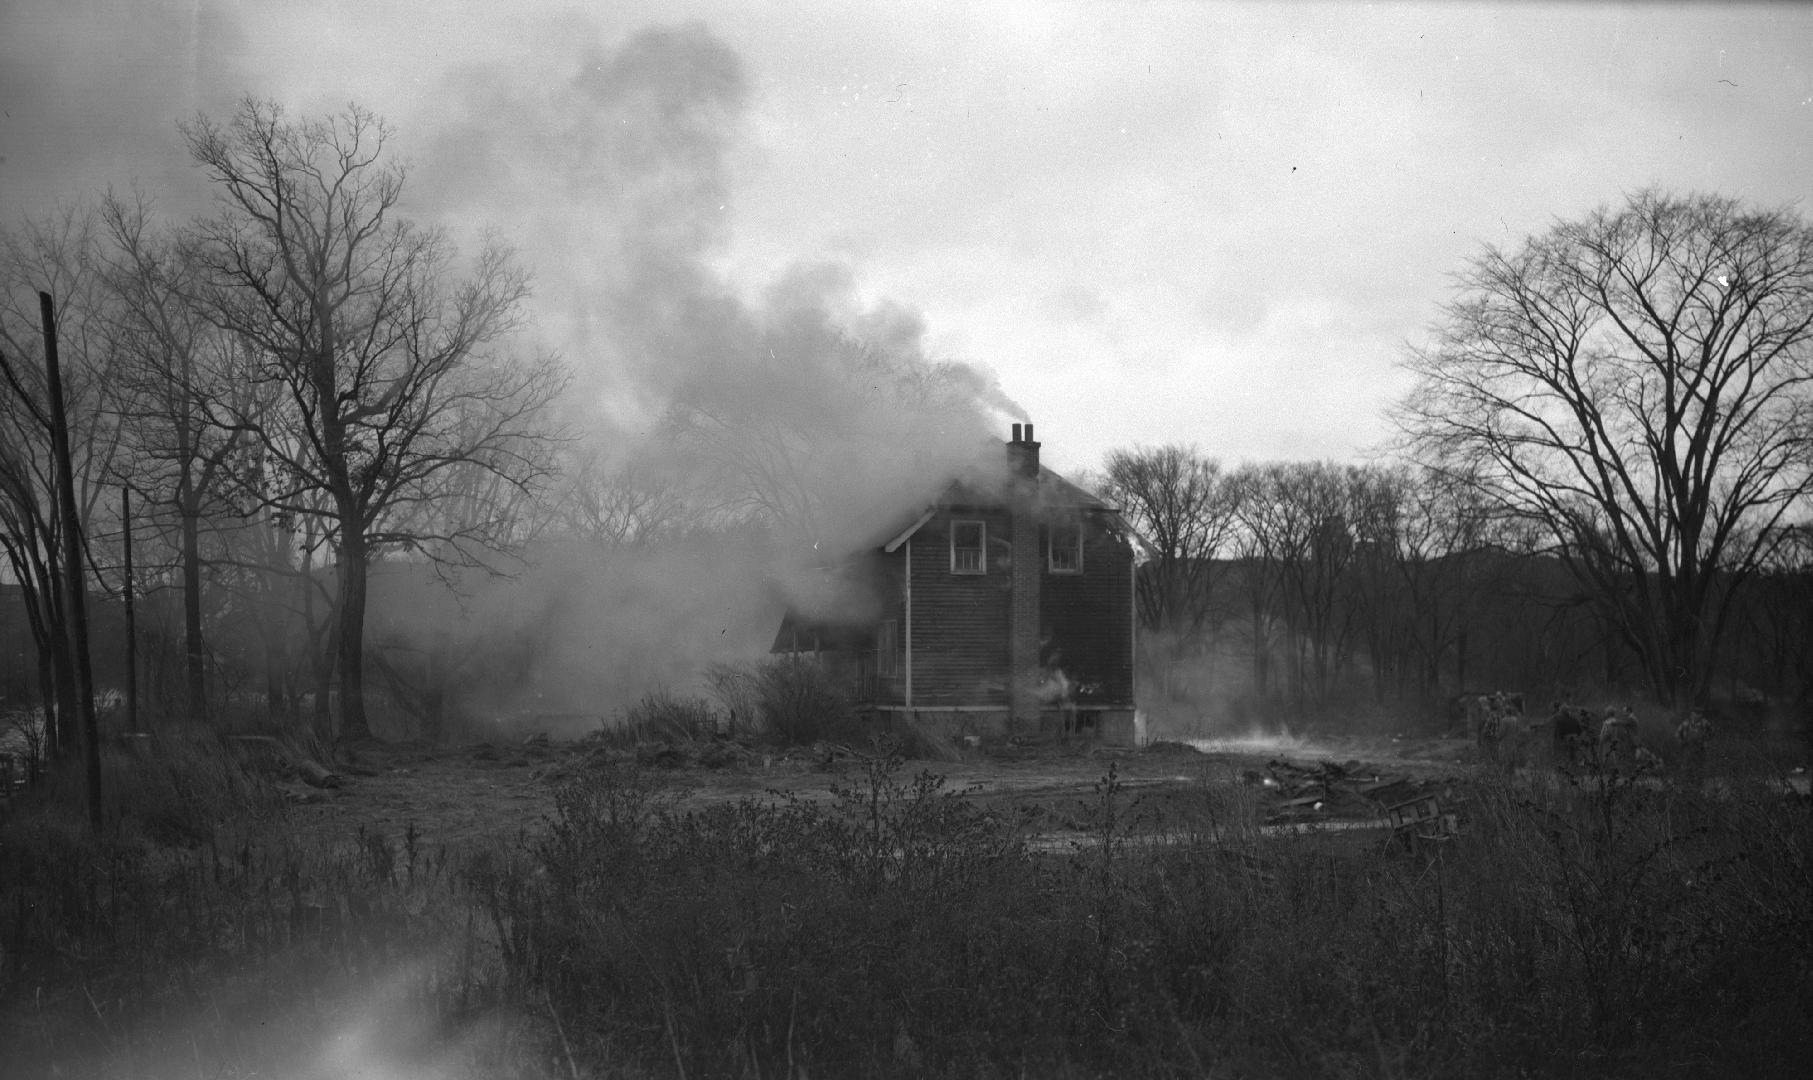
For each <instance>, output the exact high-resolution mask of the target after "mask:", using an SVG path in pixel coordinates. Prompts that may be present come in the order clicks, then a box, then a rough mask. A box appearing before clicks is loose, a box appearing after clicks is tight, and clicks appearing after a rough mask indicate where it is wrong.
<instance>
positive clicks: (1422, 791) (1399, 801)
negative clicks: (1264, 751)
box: [1241, 758, 1448, 824]
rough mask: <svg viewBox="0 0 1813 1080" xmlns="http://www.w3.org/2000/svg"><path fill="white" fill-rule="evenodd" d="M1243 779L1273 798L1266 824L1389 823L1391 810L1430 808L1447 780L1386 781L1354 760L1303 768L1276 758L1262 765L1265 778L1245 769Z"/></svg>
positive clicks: (1389, 778)
mask: <svg viewBox="0 0 1813 1080" xmlns="http://www.w3.org/2000/svg"><path fill="white" fill-rule="evenodd" d="M1241 775H1242V778H1243V779H1245V780H1246V782H1247V783H1249V784H1253V785H1256V786H1258V787H1261V788H1264V789H1265V790H1266V791H1267V792H1268V793H1271V794H1273V795H1274V796H1275V797H1276V798H1277V800H1278V802H1277V807H1276V811H1275V812H1274V813H1273V814H1271V815H1270V816H1269V817H1267V818H1266V824H1292V823H1301V822H1306V821H1317V820H1334V819H1344V820H1352V819H1355V818H1365V817H1385V818H1386V819H1387V820H1389V819H1390V815H1391V812H1392V811H1393V810H1394V809H1397V808H1402V807H1405V806H1407V805H1414V806H1421V805H1423V804H1424V802H1425V801H1430V802H1433V801H1435V800H1436V796H1437V795H1438V794H1439V793H1442V792H1444V791H1445V790H1446V788H1447V786H1448V781H1447V780H1445V779H1425V778H1419V777H1413V776H1402V775H1399V776H1387V775H1384V774H1382V773H1380V772H1379V770H1378V769H1377V768H1376V767H1374V766H1370V765H1367V764H1366V763H1365V762H1362V761H1358V760H1349V761H1344V762H1334V761H1318V762H1313V763H1311V764H1307V765H1305V764H1299V763H1297V762H1294V761H1286V760H1284V759H1282V758H1274V759H1273V760H1271V761H1268V762H1267V763H1266V765H1265V771H1264V772H1260V771H1258V770H1256V769H1247V770H1245V771H1244V772H1243V773H1242V774H1241ZM1437 816H1439V810H1438V812H1437Z"/></svg>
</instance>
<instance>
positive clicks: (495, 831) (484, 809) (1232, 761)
mask: <svg viewBox="0 0 1813 1080" xmlns="http://www.w3.org/2000/svg"><path fill="white" fill-rule="evenodd" d="M1203 745H1204V748H1205V750H1206V751H1207V752H1201V751H1192V750H1189V749H1184V748H1182V747H1180V746H1176V745H1175V744H1174V745H1172V746H1170V747H1162V748H1157V749H1149V750H1147V751H1143V752H1138V753H1134V752H1115V751H1104V750H1091V751H1080V752H1079V751H1064V750H1061V749H1054V748H1045V749H1041V750H1023V751H1010V752H1008V753H1006V754H1005V755H1002V756H990V757H985V758H977V759H974V760H965V761H956V762H942V761H909V762H906V763H905V764H904V765H903V767H902V769H901V771H900V773H899V774H898V775H897V777H896V779H898V780H900V781H902V782H904V781H907V780H909V779H910V778H911V777H912V776H914V775H916V774H917V773H919V772H920V771H929V772H932V773H933V774H935V775H938V776H942V777H944V779H945V789H946V790H949V791H959V792H965V793H967V794H969V795H970V796H971V797H973V798H976V799H977V800H978V801H980V802H982V803H984V804H986V805H991V806H1001V807H1004V806H1008V805H1012V806H1014V807H1015V808H1016V811H1017V812H1018V813H1020V814H1021V815H1022V816H1024V817H1026V818H1028V819H1029V824H1034V825H1035V827H1036V823H1044V824H1045V825H1048V826H1049V827H1051V828H1054V829H1061V828H1064V827H1065V826H1066V824H1067V823H1069V822H1072V821H1073V820H1074V819H1075V818H1076V817H1077V816H1079V814H1080V813H1081V812H1082V811H1083V808H1084V807H1085V806H1086V804H1088V803H1090V802H1091V801H1093V800H1094V799H1095V798H1097V797H1098V792H1097V785H1098V784H1099V783H1100V782H1101V781H1102V780H1103V779H1104V778H1105V777H1106V776H1107V774H1108V772H1109V769H1110V767H1112V768H1113V770H1114V773H1115V776H1116V778H1117V781H1118V782H1119V783H1120V785H1121V790H1122V792H1123V794H1124V796H1125V797H1126V798H1127V799H1128V800H1129V801H1130V802H1131V801H1132V800H1137V799H1144V800H1148V801H1150V802H1163V801H1164V800H1165V799H1167V798H1170V797H1174V796H1178V795H1180V794H1188V793H1199V792H1201V791H1203V790H1204V789H1205V788H1209V787H1213V786H1217V785H1226V786H1227V787H1229V788H1236V787H1240V786H1255V785H1256V788H1255V795H1254V798H1255V800H1256V802H1257V803H1259V804H1260V807H1259V808H1260V810H1261V812H1269V811H1270V810H1272V809H1275V808H1276V804H1279V803H1282V802H1283V801H1284V800H1285V799H1286V797H1287V796H1289V795H1290V794H1291V792H1289V791H1285V790H1277V785H1276V784H1269V785H1268V784H1266V783H1265V782H1264V779H1263V778H1264V776H1266V775H1268V774H1267V772H1266V766H1267V764H1268V762H1270V761H1273V760H1285V761H1289V762H1293V763H1296V764H1299V765H1304V766H1312V765H1315V764H1316V763H1320V762H1330V763H1337V764H1344V765H1346V766H1348V767H1349V768H1350V769H1351V770H1353V771H1355V773H1356V775H1373V776H1385V777H1403V778H1410V779H1415V780H1428V779H1432V778H1436V777H1439V776H1443V775H1454V774H1456V773H1458V772H1459V771H1461V770H1463V769H1464V767H1465V766H1464V765H1461V764H1460V763H1458V762H1457V760H1456V758H1457V757H1459V756H1460V755H1461V754H1462V753H1463V752H1464V750H1465V747H1464V744H1460V743H1458V742H1455V741H1453V740H1448V741H1442V740H1421V741H1408V742H1404V743H1394V742H1392V741H1390V740H1376V739H1375V740H1333V741H1324V742H1321V743H1313V744H1312V743H1304V742H1297V741H1278V740H1271V741H1253V740H1248V741H1245V742H1232V743H1223V744H1215V743H1206V744H1203ZM595 749H596V748H595V747H592V746H589V745H587V744H584V743H551V744H547V745H531V746H513V747H489V746H481V747H476V748H423V747H419V746H406V745H405V746H392V747H382V748H380V747H372V748H369V749H364V750H361V751H359V752H358V753H357V754H356V755H354V760H353V761H352V762H351V763H349V764H345V765H342V766H341V769H340V771H341V773H342V775H343V776H344V777H345V783H344V785H343V786H341V787H339V788H337V789H333V790H318V789H315V788H309V787H305V786H303V785H301V784H300V783H299V782H291V783H288V784H286V785H285V789H286V791H287V792H288V794H289V795H290V796H291V798H292V799H293V800H294V801H295V805H293V806H292V807H291V808H290V811H289V813H288V814H287V815H286V817H285V821H284V823H283V828H284V831H285V833H286V834H287V835H289V836H292V837H294V838H295V840H296V841H297V842H326V843H336V842H340V841H343V840H347V839H350V838H352V837H353V836H355V835H356V834H357V832H358V830H359V829H361V828H364V829H367V830H375V831H379V832H382V833H385V834H388V835H390V836H392V837H400V836H402V835H403V834H404V832H405V831H406V830H407V829H409V828H410V826H411V825H412V824H413V826H414V828H415V830H416V831H417V833H418V836H419V837H420V840H421V842H423V843H425V844H426V845H428V846H430V847H433V846H436V845H439V846H446V847H458V846H465V845H469V844H473V843H478V842H486V841H500V840H501V841H507V840H511V839H514V838H515V837H516V836H517V835H519V834H520V833H521V832H523V831H524V830H533V829H535V828H538V827H539V826H540V824H541V823H542V821H543V819H544V818H546V817H547V816H548V815H549V814H551V813H552V812H553V810H554V794H555V792H556V791H557V790H558V789H559V787H560V786H561V785H562V784H564V783H567V782H569V781H570V780H572V779H573V778H575V777H576V776H579V775H581V774H582V773H583V771H584V770H585V769H586V767H587V763H588V760H589V759H590V755H593V754H594V753H595ZM862 766H863V760H862V759H861V758H860V757H857V756H849V755H837V756H833V757H831V758H830V759H829V760H828V761H827V760H825V759H823V758H821V757H819V756H818V755H816V754H814V753H813V752H811V751H795V752H792V753H788V754H780V753H772V752H763V751H760V750H757V751H752V752H748V753H746V754H743V755H742V756H741V757H740V758H739V759H738V760H737V761H735V762H734V763H732V764H730V765H728V766H727V767H724V768H716V769H707V768H702V767H698V766H696V765H695V766H690V767H684V768H671V769H660V768H648V769H645V770H644V771H645V773H646V774H647V775H650V776H652V777H654V778H656V779H657V780H658V781H659V782H661V783H662V784H663V786H664V787H666V788H667V789H668V790H670V791H672V792H673V793H674V794H675V795H676V796H677V798H678V805H679V806H681V807H685V806H689V805H690V806H701V805H707V804H710V803H713V802H724V801H733V800H737V799H742V798H746V797H757V798H760V797H773V796H775V795H776V794H777V793H786V794H791V795H794V796H797V797H800V798H821V797H829V789H830V788H831V786H832V785H833V784H836V783H841V784H846V785H848V784H852V783H859V782H861V780H862ZM1318 812H1321V813H1324V814H1325V816H1328V817H1330V818H1331V819H1335V818H1342V817H1346V818H1352V817H1355V816H1360V815H1370V814H1371V813H1372V808H1371V807H1370V806H1368V805H1365V804H1362V803H1358V802H1353V801H1349V802H1343V803H1341V804H1340V805H1338V806H1336V805H1332V804H1331V805H1329V806H1328V807H1327V808H1326V810H1325V811H1324V809H1323V808H1321V807H1317V808H1315V809H1314V810H1313V811H1311V812H1310V816H1315V814H1316V813H1318Z"/></svg>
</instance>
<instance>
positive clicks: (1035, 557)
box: [772, 424, 1143, 744]
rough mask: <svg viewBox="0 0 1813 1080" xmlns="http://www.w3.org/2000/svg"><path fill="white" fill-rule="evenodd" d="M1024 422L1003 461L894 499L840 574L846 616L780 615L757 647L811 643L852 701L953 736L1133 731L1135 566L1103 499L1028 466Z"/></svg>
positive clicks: (1033, 446) (799, 649)
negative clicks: (925, 492) (856, 596)
mask: <svg viewBox="0 0 1813 1080" xmlns="http://www.w3.org/2000/svg"><path fill="white" fill-rule="evenodd" d="M1039 446H1040V444H1039V443H1038V442H1036V441H1035V440H1034V439H1033V430H1032V425H1031V424H1026V425H1024V426H1022V425H1020V424H1015V425H1014V426H1013V439H1012V441H1010V442H1008V443H1007V444H1006V455H1005V459H1004V460H1003V461H1001V462H1000V464H999V466H998V467H994V468H986V469H982V470H979V471H977V472H976V473H973V474H971V475H968V476H965V477H962V478H959V479H954V480H952V481H951V482H950V483H949V485H948V486H946V487H945V488H944V490H943V494H942V495H941V496H940V497H939V498H938V499H937V500H936V501H934V502H933V503H932V504H931V505H930V506H925V507H919V508H909V509H907V510H905V511H903V512H902V514H901V517H900V519H899V520H898V521H895V522H891V523H887V525H886V528H885V529H884V530H882V531H880V532H878V533H877V534H876V539H875V541H874V543H873V544H872V545H870V546H868V547H867V548H866V549H865V550H863V551H860V552H859V553H858V554H857V555H855V556H854V557H852V558H851V559H850V560H849V561H848V562H847V563H845V564H844V565H843V566H841V567H840V568H839V572H840V574H841V576H842V577H843V579H844V581H845V584H846V585H847V586H849V587H850V588H853V589H860V590H862V591H863V592H864V594H865V602H864V603H863V604H862V605H861V609H862V612H863V614H862V616H861V617H859V618H858V617H848V616H846V617H842V618H824V617H818V618H811V617H807V616H805V615H803V614H800V613H798V612H794V613H790V614H789V615H788V616H787V617H786V619H785V620H783V622H782V625H781V628H780V632H779V633H778V634H777V635H776V637H775V642H774V646H773V649H772V651H773V652H777V653H814V654H817V655H819V656H820V657H821V658H823V659H824V661H825V662H826V663H827V664H829V665H831V667H832V668H833V670H834V671H837V672H839V673H840V674H842V675H843V676H845V677H847V678H848V679H849V684H850V686H851V687H852V688H853V690H854V692H855V694H856V698H857V702H858V704H859V707H860V709H861V710H863V711H864V712H867V713H870V714H872V715H875V716H877V718H878V719H881V720H883V721H886V720H888V719H892V718H895V717H902V716H904V717H910V718H911V719H913V720H914V721H916V722H918V723H921V724H929V725H932V726H934V727H936V728H937V729H939V730H942V731H944V732H946V733H948V734H951V735H953V736H958V735H970V734H974V735H983V736H1003V735H1031V734H1035V733H1081V734H1093V735H1094V736H1095V737H1097V738H1100V739H1102V740H1104V741H1109V742H1117V743H1124V744H1131V743H1132V742H1134V741H1135V722H1134V699H1133V656H1134V648H1135V642H1134V633H1135V629H1134V628H1135V618H1134V609H1133V604H1134V599H1133V598H1134V567H1135V564H1136V562H1137V561H1138V555H1139V554H1140V553H1141V551H1142V550H1143V541H1141V540H1140V539H1139V538H1138V537H1137V536H1136V535H1135V534H1134V533H1133V532H1132V530H1130V529H1129V528H1128V527H1127V525H1126V523H1125V522H1124V521H1123V520H1122V519H1121V516H1120V514H1119V513H1118V512H1117V511H1116V510H1115V508H1113V507H1111V506H1109V505H1108V504H1107V503H1105V502H1103V501H1102V500H1100V499H1098V498H1096V497H1095V496H1094V495H1091V494H1090V493H1088V492H1086V491H1084V490H1083V489H1082V488H1079V487H1077V486H1076V485H1075V484H1072V483H1070V482H1069V481H1067V480H1065V479H1064V478H1063V477H1061V476H1059V475H1057V474H1056V473H1054V472H1052V471H1051V470H1050V469H1047V468H1044V467H1042V466H1041V465H1040V464H1039Z"/></svg>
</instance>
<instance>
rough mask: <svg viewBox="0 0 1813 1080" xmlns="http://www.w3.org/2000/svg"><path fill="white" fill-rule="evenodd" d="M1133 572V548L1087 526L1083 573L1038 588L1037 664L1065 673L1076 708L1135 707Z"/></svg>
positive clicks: (1050, 579) (1052, 577)
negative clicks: (1039, 646)
mask: <svg viewBox="0 0 1813 1080" xmlns="http://www.w3.org/2000/svg"><path fill="white" fill-rule="evenodd" d="M1048 542H1049V541H1048ZM1046 565H1047V566H1049V565H1050V563H1049V555H1047V563H1046ZM1132 568H1133V550H1132V548H1131V547H1129V546H1128V545H1127V543H1126V542H1125V541H1123V540H1121V539H1119V538H1117V537H1116V536H1114V535H1113V534H1112V533H1110V532H1108V531H1106V530H1105V529H1103V528H1101V527H1100V526H1099V525H1098V524H1095V523H1090V524H1088V525H1086V526H1085V528H1084V533H1083V572H1082V573H1080V574H1054V573H1050V572H1047V573H1046V574H1045V577H1044V580H1043V582H1042V583H1041V589H1040V595H1041V600H1042V604H1041V610H1040V624H1041V625H1040V635H1039V636H1040V638H1041V639H1042V640H1043V641H1044V642H1045V645H1044V648H1043V649H1042V650H1041V653H1042V655H1041V656H1040V661H1041V663H1042V664H1043V666H1046V667H1053V668H1057V669H1059V670H1061V671H1063V672H1064V675H1065V677H1066V678H1068V679H1069V680H1070V681H1071V682H1072V683H1073V684H1074V685H1075V691H1074V692H1075V693H1076V701H1077V704H1079V705H1130V704H1132V702H1133V600H1132V580H1133V579H1132V573H1133V569H1132Z"/></svg>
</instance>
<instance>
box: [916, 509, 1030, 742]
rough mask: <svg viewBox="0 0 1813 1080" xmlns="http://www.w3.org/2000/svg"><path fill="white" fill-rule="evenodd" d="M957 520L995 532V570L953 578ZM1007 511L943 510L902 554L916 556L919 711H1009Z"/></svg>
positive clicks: (991, 566)
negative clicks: (936, 708)
mask: <svg viewBox="0 0 1813 1080" xmlns="http://www.w3.org/2000/svg"><path fill="white" fill-rule="evenodd" d="M953 519H957V520H963V521H982V522H984V523H986V524H987V526H988V556H987V557H988V567H987V570H986V572H984V573H981V574H955V573H952V572H951V554H950V533H951V529H950V524H951V521H952V520H953ZM1009 528H1010V525H1009V519H1008V514H1007V511H1006V510H1001V509H988V510H980V509H979V510H964V509H959V510H940V511H939V512H938V513H937V514H934V515H933V516H932V518H931V520H930V521H927V522H926V523H925V525H924V526H922V527H921V528H920V530H919V531H918V533H916V534H915V535H914V536H913V542H912V544H910V545H906V546H903V547H902V548H901V549H900V551H899V552H897V553H896V556H897V557H899V558H904V556H905V554H906V552H907V550H908V549H909V548H910V549H911V551H912V557H913V627H912V635H913V705H914V706H915V707H919V706H928V707H929V706H938V705H1000V706H1003V707H1004V706H1006V705H1007V655H1008V649H1007V645H1008V643H1007V634H1008V596H1009V588H1008V586H1009V580H1010V576H1009V573H1008V561H1007V560H1008V549H1009V542H1010V539H1011V534H1010V532H1009Z"/></svg>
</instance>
